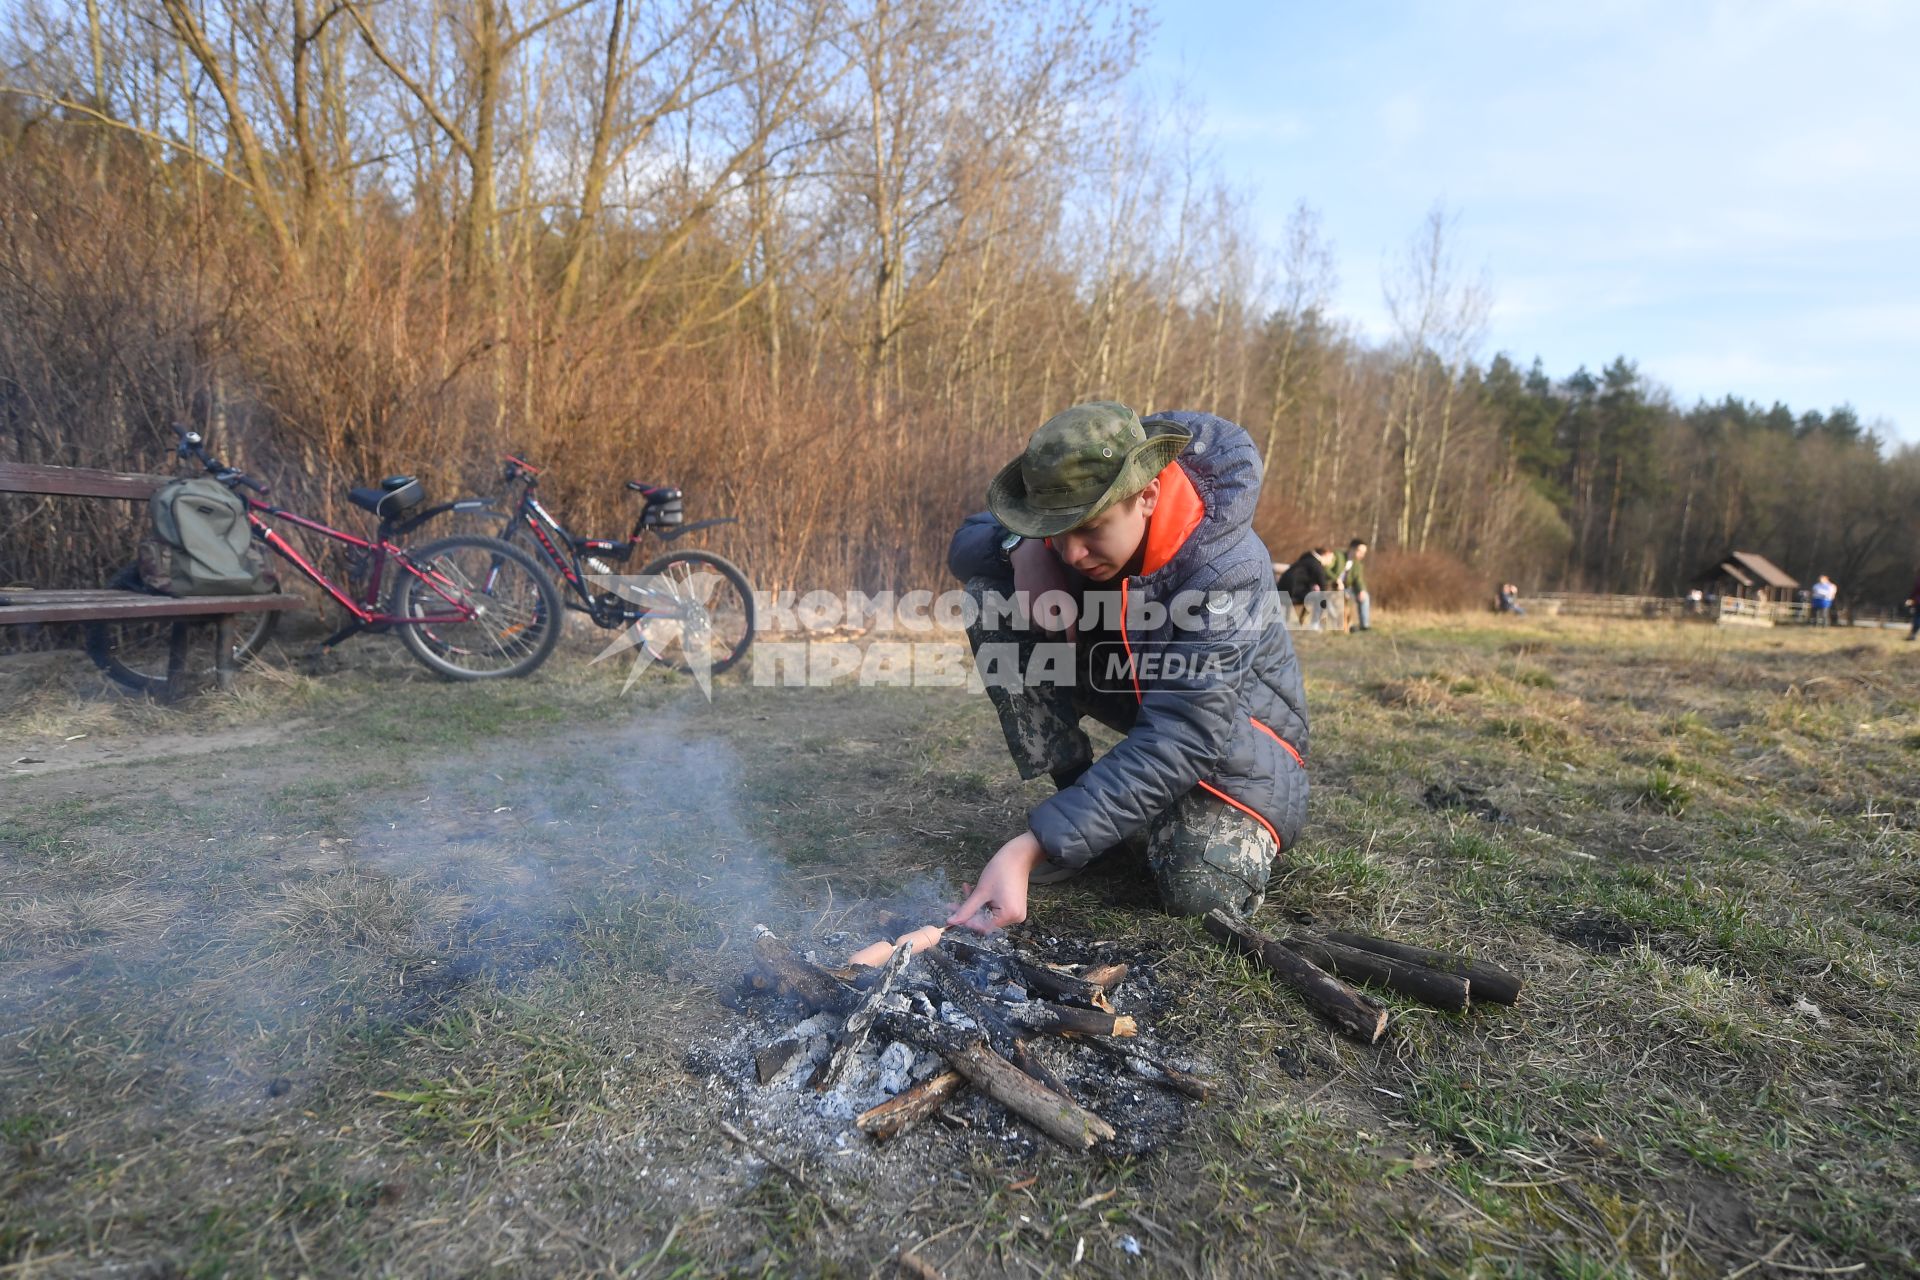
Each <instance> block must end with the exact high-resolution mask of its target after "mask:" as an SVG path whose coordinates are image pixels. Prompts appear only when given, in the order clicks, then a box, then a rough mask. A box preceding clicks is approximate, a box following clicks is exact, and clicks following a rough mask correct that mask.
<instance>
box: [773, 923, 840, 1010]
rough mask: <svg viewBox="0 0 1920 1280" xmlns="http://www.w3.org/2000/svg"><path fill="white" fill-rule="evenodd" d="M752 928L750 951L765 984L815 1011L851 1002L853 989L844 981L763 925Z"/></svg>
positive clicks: (832, 1008) (835, 1007)
mask: <svg viewBox="0 0 1920 1280" xmlns="http://www.w3.org/2000/svg"><path fill="white" fill-rule="evenodd" d="M753 928H754V933H753V954H754V958H755V959H756V960H758V961H759V964H760V970H761V973H762V974H763V975H764V979H765V983H766V984H767V985H771V986H773V987H775V988H776V989H778V990H779V991H781V992H784V993H786V994H788V995H791V996H793V997H794V998H795V999H797V1000H799V1001H800V1003H801V1004H804V1005H806V1006H807V1008H808V1009H810V1010H812V1011H814V1012H815V1013H818V1012H820V1011H822V1010H834V1011H838V1010H841V1009H845V1008H848V1007H850V1006H851V1005H852V1003H853V1001H854V998H855V992H853V991H852V990H851V989H850V988H848V987H847V986H846V984H844V983H841V982H836V981H834V979H833V978H832V977H831V976H829V975H828V974H827V973H826V972H825V971H824V970H822V969H820V968H819V967H818V966H817V965H812V964H809V963H807V961H805V960H803V959H801V958H800V957H799V956H797V955H795V954H794V953H793V951H792V950H791V949H790V948H788V947H787V945H786V944H785V943H783V942H781V941H780V939H778V938H776V937H774V935H773V931H772V930H770V929H768V928H767V927H766V926H765V925H763V924H762V925H755V926H754V927H753Z"/></svg>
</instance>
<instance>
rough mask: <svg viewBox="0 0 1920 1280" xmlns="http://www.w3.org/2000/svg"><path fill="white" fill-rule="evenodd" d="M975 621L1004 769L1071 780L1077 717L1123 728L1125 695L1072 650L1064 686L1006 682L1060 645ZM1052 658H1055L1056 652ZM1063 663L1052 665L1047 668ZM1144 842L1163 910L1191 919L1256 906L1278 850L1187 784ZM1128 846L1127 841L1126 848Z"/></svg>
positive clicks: (1247, 822) (991, 583) (976, 591)
mask: <svg viewBox="0 0 1920 1280" xmlns="http://www.w3.org/2000/svg"><path fill="white" fill-rule="evenodd" d="M1011 589H1012V588H1011V584H1009V583H1006V582H1002V581H996V580H993V579H988V578H974V579H972V580H971V581H969V582H968V583H967V593H968V594H969V595H971V596H973V597H975V599H976V601H978V599H979V598H980V597H981V596H982V595H984V594H985V593H986V592H988V591H997V592H999V593H1001V594H1003V595H1004V594H1007V593H1009V592H1010V591H1011ZM984 616H985V614H984V611H979V612H977V613H976V618H975V622H974V623H973V625H972V626H970V627H969V628H968V629H967V640H968V642H969V643H970V644H971V645H972V646H973V651H974V657H975V661H976V662H978V663H979V664H980V666H981V678H982V679H983V680H984V681H985V682H986V685H987V697H988V698H989V699H991V700H992V702H993V709H994V711H995V712H996V713H997V714H998V715H999V717H1000V729H1001V731H1002V732H1003V733H1004V734H1005V735H1006V738H1007V751H1008V753H1009V754H1011V755H1012V757H1013V763H1014V767H1015V768H1017V769H1018V770H1019V771H1020V776H1021V777H1022V778H1037V777H1039V776H1041V775H1042V774H1050V775H1052V776H1053V778H1054V779H1055V780H1056V781H1059V782H1063V783H1064V782H1067V781H1069V780H1070V779H1071V778H1075V777H1078V776H1079V775H1080V773H1082V772H1083V771H1084V770H1085V769H1086V768H1087V767H1088V766H1089V765H1090V764H1092V762H1093V743H1092V740H1091V739H1089V738H1088V737H1087V732H1086V730H1085V729H1084V728H1082V727H1081V721H1082V720H1084V719H1086V718H1089V717H1091V718H1092V719H1095V720H1098V721H1099V722H1100V723H1102V724H1104V725H1106V726H1107V727H1108V728H1110V729H1113V730H1114V731H1116V732H1118V733H1126V732H1127V731H1128V730H1129V729H1131V728H1132V727H1133V721H1134V717H1135V716H1136V715H1137V714H1138V711H1139V706H1138V704H1137V703H1136V702H1135V700H1134V698H1133V696H1132V695H1131V694H1121V693H1112V692H1106V691H1102V690H1100V689H1098V688H1096V687H1095V686H1094V684H1093V682H1092V681H1091V680H1090V679H1089V678H1088V676H1089V673H1088V671H1087V670H1086V665H1085V664H1086V658H1085V653H1084V650H1085V648H1086V646H1082V645H1076V646H1073V648H1074V650H1075V652H1074V655H1073V666H1072V671H1073V680H1072V683H1071V684H1070V685H1069V684H1064V683H1060V682H1057V681H1048V682H1043V683H1035V684H1029V683H1027V682H1026V681H1025V680H1015V679H1009V678H1008V677H1009V675H1010V674H1011V673H1010V672H1009V670H1008V667H1007V664H1008V663H1009V662H1012V661H1014V660H1016V659H1017V662H1018V667H1017V671H1018V672H1020V673H1026V672H1029V671H1031V670H1032V669H1033V666H1034V663H1035V659H1036V649H1037V648H1038V646H1040V645H1042V644H1051V645H1055V646H1059V645H1064V644H1065V643H1066V642H1065V641H1064V640H1063V639H1061V638H1060V637H1053V636H1041V635H1040V634H1039V633H1037V632H1036V631H1034V630H1032V629H1016V628H1015V627H1013V626H1011V625H1005V626H1002V625H997V620H996V625H995V626H993V627H991V628H989V627H987V626H985V625H984V622H983V619H984ZM1054 656H1056V657H1058V656H1062V655H1060V652H1059V650H1058V649H1056V650H1055V651H1054ZM990 666H991V669H989V667H990ZM1065 666H1066V663H1065V662H1059V663H1057V664H1055V667H1054V669H1056V670H1059V669H1061V668H1064V667H1065ZM1062 674H1064V672H1062ZM1144 836H1145V844H1146V860H1147V866H1148V867H1149V869H1150V870H1151V871H1152V873H1153V879H1154V883H1155V885H1156V886H1157V887H1158V889H1159V891H1160V900H1161V902H1162V903H1163V904H1164V905H1165V907H1166V909H1167V910H1168V911H1169V912H1171V913H1172V914H1174V915H1181V916H1200V915H1205V914H1206V913H1207V912H1209V911H1212V910H1213V909H1214V908H1216V907H1218V908H1221V909H1222V910H1225V911H1226V912H1228V913H1229V914H1231V915H1235V916H1242V917H1244V916H1250V915H1252V914H1253V913H1254V912H1255V911H1257V910H1258V909H1259V907H1260V904H1261V902H1263V901H1264V900H1265V898H1266V890H1267V878H1268V876H1269V875H1270V874H1271V873H1272V870H1273V861H1274V857H1275V856H1276V855H1277V854H1278V853H1279V848H1278V846H1277V845H1276V844H1275V843H1274V839H1273V835H1272V833H1271V832H1269V831H1268V830H1267V829H1266V827H1265V826H1263V825H1261V824H1260V823H1259V822H1256V821H1255V820H1254V819H1253V818H1252V817H1250V816H1248V815H1247V814H1246V813H1244V812H1242V811H1241V810H1239V809H1236V808H1234V807H1233V806H1232V805H1230V804H1228V803H1226V802H1225V801H1223V800H1221V799H1219V798H1218V797H1216V796H1214V795H1211V794H1210V793H1208V792H1206V791H1204V790H1202V789H1200V788H1198V787H1195V788H1194V789H1193V790H1191V791H1189V792H1187V793H1186V794H1185V795H1183V796H1181V797H1180V798H1179V799H1177V800H1175V801H1174V802H1173V804H1172V805H1170V806H1169V807H1168V808H1167V809H1166V810H1164V811H1163V812H1162V813H1160V814H1159V815H1158V816H1156V817H1155V818H1154V819H1153V820H1152V821H1151V822H1150V823H1148V825H1147V828H1146V831H1145V833H1144ZM1133 840H1134V837H1129V839H1128V843H1129V844H1131V843H1133ZM1108 853H1109V855H1110V854H1111V853H1112V851H1111V850H1109V851H1108Z"/></svg>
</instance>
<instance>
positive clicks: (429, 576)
mask: <svg viewBox="0 0 1920 1280" xmlns="http://www.w3.org/2000/svg"><path fill="white" fill-rule="evenodd" d="M241 496H242V498H243V499H244V500H245V502H246V504H247V524H248V525H249V526H251V527H252V529H253V536H254V537H256V538H258V539H259V540H260V541H262V542H264V543H266V544H267V545H268V546H269V547H272V548H273V550H274V551H275V552H277V553H278V554H279V555H280V557H281V558H282V559H284V560H287V561H289V562H290V563H291V564H292V565H293V567H294V568H296V569H298V570H299V571H300V572H301V573H302V574H304V575H305V576H306V577H307V578H308V580H310V581H311V582H313V583H314V584H315V585H317V586H318V587H319V588H320V589H321V590H322V591H324V592H326V593H327V594H328V595H329V596H332V597H333V599H334V601H335V602H336V603H338V604H339V605H340V607H341V608H343V609H345V610H346V611H347V612H348V613H351V614H352V615H353V616H354V619H355V621H356V623H357V624H358V625H359V626H376V627H378V626H392V625H395V624H399V623H408V624H411V623H422V622H424V623H435V622H438V623H443V624H444V623H453V622H470V621H472V620H473V611H472V610H471V609H469V608H467V607H466V606H465V605H462V604H460V603H459V602H458V600H457V598H456V596H455V595H452V594H449V592H448V590H447V589H446V586H444V585H443V583H444V582H445V580H444V579H443V578H441V577H440V575H438V574H433V573H428V572H426V571H425V570H423V569H421V568H420V567H419V566H418V565H416V564H414V563H413V561H412V560H411V559H409V558H408V556H407V554H406V552H405V551H404V550H402V549H401V548H400V547H398V546H396V545H395V544H394V543H392V542H390V541H388V539H387V525H386V524H385V522H382V524H381V527H380V532H379V533H378V534H376V535H375V536H374V537H373V538H372V539H371V540H369V539H367V538H360V537H356V536H354V535H353V534H351V533H348V532H346V531H345V530H344V529H335V528H333V527H332V526H331V525H326V524H322V523H320V522H319V521H318V520H310V519H308V518H307V517H306V516H303V515H298V514H296V513H294V512H292V511H288V510H287V509H286V508H284V507H276V506H274V505H272V504H271V503H267V502H262V501H260V500H259V499H257V498H252V497H248V496H246V495H244V494H243V495H241ZM263 514H264V515H267V516H272V517H273V518H274V519H276V520H284V521H286V522H287V523H289V524H292V525H296V526H298V527H299V528H302V529H305V530H307V531H308V532H309V533H317V534H319V535H320V536H321V537H323V538H330V539H332V540H333V541H335V542H344V543H346V544H347V545H348V546H350V547H355V548H358V549H359V550H362V551H365V552H367V553H368V555H369V556H370V560H369V562H368V564H367V585H366V590H365V594H364V597H363V598H362V599H360V600H355V599H354V598H353V597H352V596H350V595H348V594H347V593H346V592H345V591H342V590H341V589H340V586H339V584H338V583H336V582H334V580H333V579H331V578H329V577H328V576H327V575H326V574H324V573H322V572H321V571H320V570H319V569H317V568H315V567H314V565H313V564H312V562H310V561H309V560H308V559H307V558H306V557H305V556H303V555H301V554H300V551H299V548H297V547H295V546H294V545H293V544H292V543H291V542H288V541H287V540H286V538H284V537H282V536H281V534H280V532H279V530H277V529H275V528H273V527H272V526H271V525H269V524H268V523H267V522H266V521H265V520H264V519H263V518H262V515H263ZM389 560H392V561H393V562H394V563H395V564H397V565H399V566H400V567H401V568H402V569H404V570H406V571H407V572H408V573H411V574H412V575H413V576H414V577H416V578H418V579H420V580H421V581H422V582H425V583H426V584H427V585H428V586H429V587H431V588H432V589H433V591H434V594H436V595H438V596H439V597H440V598H441V599H442V600H444V601H446V602H447V604H448V606H449V608H450V609H451V612H448V613H435V614H428V615H424V616H419V617H405V616H402V615H399V614H392V613H385V612H383V611H382V610H381V608H380V588H381V586H382V585H383V584H384V583H385V582H386V577H387V573H386V569H387V561H389Z"/></svg>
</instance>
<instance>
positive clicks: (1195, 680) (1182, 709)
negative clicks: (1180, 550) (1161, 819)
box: [1027, 575, 1267, 867]
mask: <svg viewBox="0 0 1920 1280" xmlns="http://www.w3.org/2000/svg"><path fill="white" fill-rule="evenodd" d="M1261 576H1264V575H1261ZM1215 589H1216V590H1219V589H1223V588H1221V587H1219V586H1218V584H1216V587H1215ZM1266 592H1267V588H1266V585H1265V583H1264V582H1257V583H1255V582H1249V583H1248V584H1243V585H1242V586H1241V588H1240V589H1239V591H1238V592H1237V593H1236V594H1238V595H1240V596H1241V597H1243V598H1244V599H1247V600H1259V599H1261V598H1263V597H1264V596H1265V594H1266ZM1196 612H1197V613H1198V614H1199V619H1198V621H1199V623H1200V625H1199V628H1198V629H1196V630H1193V631H1188V632H1185V633H1179V632H1176V633H1175V638H1174V639H1172V640H1170V641H1167V642H1165V644H1164V646H1161V645H1158V644H1156V652H1157V653H1158V654H1161V655H1164V656H1165V657H1166V658H1167V659H1168V661H1166V662H1165V663H1164V664H1163V666H1162V669H1161V672H1160V673H1159V674H1160V677H1161V678H1159V679H1156V680H1154V681H1153V682H1152V683H1151V684H1150V685H1149V684H1146V683H1144V682H1143V684H1142V693H1143V695H1144V696H1143V697H1142V699H1141V702H1140V712H1139V716H1138V718H1137V719H1136V720H1135V721H1134V724H1133V728H1132V729H1131V730H1129V731H1128V733H1127V736H1126V737H1125V738H1123V739H1121V740H1120V742H1119V744H1118V745H1116V746H1115V747H1114V748H1113V749H1112V750H1111V751H1109V752H1107V753H1106V754H1105V755H1103V756H1101V757H1100V758H1099V759H1098V760H1096V761H1094V763H1093V765H1092V766H1091V767H1090V768H1088V770H1087V771H1086V772H1085V773H1083V774H1081V775H1080V778H1079V780H1078V781H1077V782H1075V783H1074V784H1073V785H1072V786H1070V787H1068V788H1066V789H1065V790H1063V791H1061V792H1059V793H1058V794H1056V795H1053V796H1050V797H1049V798H1048V799H1046V800H1044V801H1042V802H1041V803H1040V804H1039V805H1037V806H1036V807H1035V808H1034V809H1033V810H1032V811H1031V812H1030V813H1029V814H1028V815H1027V825H1028V827H1029V828H1030V829H1031V830H1032V831H1033V834H1034V835H1035V836H1037V837H1039V840H1040V845H1041V847H1042V848H1043V849H1045V850H1046V853H1047V857H1048V858H1050V859H1052V860H1053V861H1055V862H1058V863H1061V864H1063V865H1065V866H1070V867H1077V866H1081V865H1083V864H1084V863H1086V862H1087V861H1088V859H1090V858H1093V857H1095V856H1096V855H1098V854H1101V853H1104V852H1106V851H1107V850H1108V849H1110V848H1112V847H1113V846H1114V845H1116V844H1118V843H1119V842H1120V841H1121V840H1123V839H1125V838H1126V837H1127V836H1129V835H1131V834H1133V833H1134V832H1135V831H1138V830H1140V829H1141V828H1143V827H1145V826H1146V825H1147V824H1148V823H1149V822H1151V821H1152V820H1153V819H1154V818H1156V817H1158V816H1159V815H1160V814H1162V813H1164V812H1165V811H1166V810H1167V809H1168V808H1170V807H1171V806H1172V804H1173V802H1174V801H1176V800H1178V799H1179V798H1180V797H1181V796H1183V795H1185V794H1186V793H1187V792H1189V791H1191V790H1192V789H1193V787H1194V784H1195V783H1197V782H1199V781H1200V779H1201V778H1203V777H1205V776H1206V775H1207V774H1208V773H1209V772H1210V771H1211V770H1212V769H1213V767H1214V766H1215V764H1216V763H1217V762H1218V761H1219V759H1220V757H1221V755H1222V754H1223V753H1224V752H1225V750H1226V747H1227V743H1228V740H1229V738H1230V737H1231V735H1232V733H1233V728H1234V723H1233V721H1234V713H1235V709H1236V708H1237V707H1238V706H1239V695H1238V692H1237V690H1238V689H1239V686H1240V682H1241V680H1242V678H1243V676H1244V669H1245V667H1246V665H1247V662H1248V659H1249V657H1250V655H1251V652H1252V649H1253V646H1252V645H1251V644H1249V643H1247V638H1246V633H1245V631H1244V630H1242V628H1243V627H1244V625H1245V615H1240V614H1239V611H1238V610H1236V611H1235V614H1230V615H1226V616H1225V617H1224V618H1220V617H1216V616H1215V615H1212V614H1209V613H1207V612H1206V611H1205V610H1204V609H1202V610H1197V611H1196ZM1235 615H1239V616H1235ZM1176 655H1177V657H1178V659H1179V661H1178V662H1177V663H1176V662H1175V661H1173V659H1174V658H1175V656H1176Z"/></svg>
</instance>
